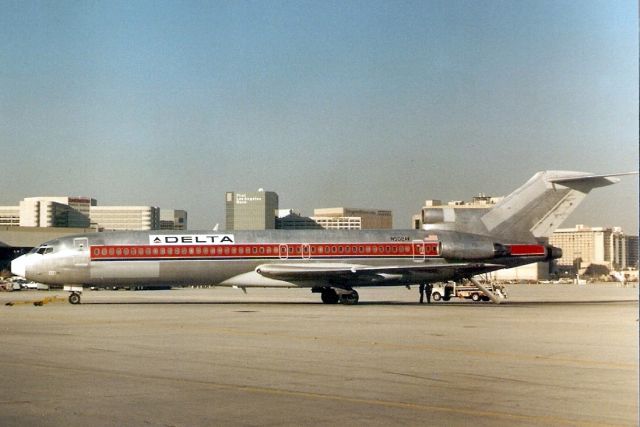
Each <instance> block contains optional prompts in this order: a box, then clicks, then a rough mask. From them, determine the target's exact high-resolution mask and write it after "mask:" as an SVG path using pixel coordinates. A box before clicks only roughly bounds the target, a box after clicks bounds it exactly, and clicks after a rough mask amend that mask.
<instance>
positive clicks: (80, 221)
mask: <svg viewBox="0 0 640 427" xmlns="http://www.w3.org/2000/svg"><path fill="white" fill-rule="evenodd" d="M95 205H96V200H95V199H92V198H89V197H27V198H25V199H24V200H22V201H20V205H19V207H18V208H19V211H20V224H19V225H20V227H77V228H86V227H89V225H90V219H89V210H90V208H91V206H95Z"/></svg>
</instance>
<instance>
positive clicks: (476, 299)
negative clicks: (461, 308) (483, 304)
mask: <svg viewBox="0 0 640 427" xmlns="http://www.w3.org/2000/svg"><path fill="white" fill-rule="evenodd" d="M471 300H472V301H473V302H478V301H480V295H478V294H473V295H471Z"/></svg>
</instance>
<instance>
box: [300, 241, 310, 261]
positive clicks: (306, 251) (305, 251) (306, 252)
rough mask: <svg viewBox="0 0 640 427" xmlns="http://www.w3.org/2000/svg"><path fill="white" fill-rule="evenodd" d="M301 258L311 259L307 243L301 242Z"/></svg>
mask: <svg viewBox="0 0 640 427" xmlns="http://www.w3.org/2000/svg"><path fill="white" fill-rule="evenodd" d="M302 259H311V245H309V244H308V243H303V244H302Z"/></svg>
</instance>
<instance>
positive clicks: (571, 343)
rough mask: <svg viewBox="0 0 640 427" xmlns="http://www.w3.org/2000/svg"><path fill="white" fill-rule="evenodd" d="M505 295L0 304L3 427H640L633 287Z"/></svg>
mask: <svg viewBox="0 0 640 427" xmlns="http://www.w3.org/2000/svg"><path fill="white" fill-rule="evenodd" d="M507 290H508V292H509V299H508V300H507V301H506V302H505V303H503V304H500V305H495V304H492V303H473V302H470V301H455V302H454V301H451V302H447V303H445V302H438V303H432V304H430V305H428V304H423V305H420V304H418V303H417V300H418V290H417V287H414V288H412V289H411V290H410V291H409V290H407V289H405V288H388V289H379V288H376V289H372V288H360V289H359V293H360V303H359V304H358V305H356V306H342V305H324V304H322V303H321V302H320V297H319V295H318V294H311V293H310V291H309V290H308V289H290V290H286V289H277V290H275V289H274V290H269V289H256V290H248V293H247V294H244V293H243V292H242V291H240V290H237V289H225V288H213V289H178V290H170V291H136V292H132V291H87V292H85V293H84V294H83V297H82V298H83V299H82V304H80V305H75V306H74V305H70V304H68V303H66V302H59V300H58V299H56V298H52V297H55V296H59V297H64V296H65V293H64V292H61V291H57V292H43V291H21V292H5V293H0V425H1V426H86V425H92V426H123V425H127V426H143V425H144V426H196V425H233V426H236V425H237V426H265V425H267V426H268V425H321V426H335V425H339V426H342V425H344V426H346V425H349V426H365V425H366V426H382V425H385V426H387V425H447V426H463V425H464V426H466V425H474V426H512V425H532V426H543V425H544V426H562V425H569V426H637V425H638V289H637V288H634V287H627V288H624V287H620V286H619V285H616V284H609V285H586V286H575V285H508V286H507ZM44 298H50V300H49V301H48V303H45V304H43V305H42V306H34V305H33V304H32V303H31V302H32V301H43V300H44ZM10 301H11V302H19V301H23V302H27V304H17V305H14V306H6V305H5V304H6V303H7V302H10Z"/></svg>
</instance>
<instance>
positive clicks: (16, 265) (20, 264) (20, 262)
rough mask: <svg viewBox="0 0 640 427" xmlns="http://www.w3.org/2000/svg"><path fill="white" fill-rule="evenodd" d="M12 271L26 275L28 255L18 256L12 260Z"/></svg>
mask: <svg viewBox="0 0 640 427" xmlns="http://www.w3.org/2000/svg"><path fill="white" fill-rule="evenodd" d="M11 272H12V273H13V274H14V275H16V276H20V277H25V276H26V274H27V256H26V255H21V256H19V257H18V258H16V259H14V260H13V261H11Z"/></svg>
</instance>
